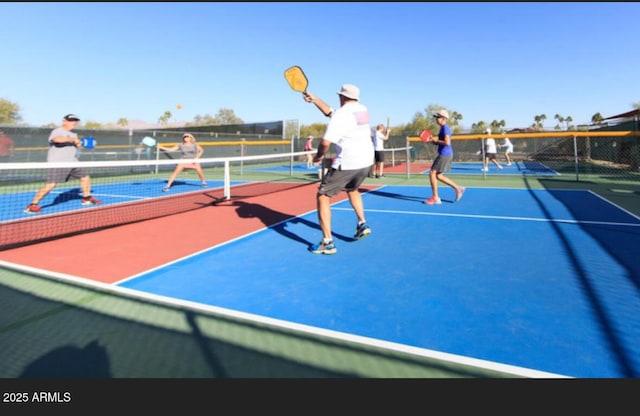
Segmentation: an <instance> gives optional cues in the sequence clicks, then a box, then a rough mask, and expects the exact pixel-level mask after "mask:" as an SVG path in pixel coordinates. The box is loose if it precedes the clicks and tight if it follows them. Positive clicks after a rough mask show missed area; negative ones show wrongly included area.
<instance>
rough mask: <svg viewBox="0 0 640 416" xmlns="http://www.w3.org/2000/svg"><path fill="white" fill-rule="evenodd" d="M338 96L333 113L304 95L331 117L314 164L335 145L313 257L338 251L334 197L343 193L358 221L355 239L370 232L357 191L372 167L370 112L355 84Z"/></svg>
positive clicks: (321, 191)
mask: <svg viewBox="0 0 640 416" xmlns="http://www.w3.org/2000/svg"><path fill="white" fill-rule="evenodd" d="M337 94H338V97H339V99H340V108H338V109H337V110H334V109H333V108H331V107H330V106H328V105H327V104H326V103H325V102H324V101H322V100H321V99H319V98H317V97H315V96H313V95H312V94H311V93H310V92H306V93H303V97H304V100H305V101H306V102H308V103H314V104H315V105H316V107H318V109H319V110H320V111H322V113H323V114H324V115H325V116H327V117H331V120H330V121H329V124H328V126H327V130H326V131H325V133H324V136H323V137H322V139H321V141H320V144H319V145H318V149H317V153H316V155H315V156H314V158H313V163H314V164H317V163H320V162H321V161H322V160H323V158H324V157H325V155H326V153H327V152H328V151H329V147H330V146H331V144H334V145H335V149H336V155H335V157H334V158H333V160H332V162H331V168H330V169H329V170H328V172H327V174H326V175H324V176H323V178H322V181H321V183H320V186H319V187H318V192H317V194H316V198H317V208H318V221H319V223H320V229H321V230H322V240H321V241H320V242H319V243H318V244H314V245H312V246H311V247H310V249H309V250H310V251H311V252H312V253H314V254H334V253H336V252H337V249H336V246H335V243H334V242H333V237H332V233H331V197H333V196H335V195H337V194H338V193H340V192H341V191H345V192H347V196H348V197H349V202H350V204H351V207H352V208H353V210H354V212H355V214H356V217H357V220H358V223H357V225H356V231H355V234H354V236H353V238H354V239H355V240H359V239H361V238H363V237H366V236H367V235H369V234H370V233H371V229H370V228H369V226H368V225H367V222H366V220H365V216H364V206H363V203H362V196H361V195H360V191H359V190H358V188H359V187H360V185H362V182H364V180H365V178H366V177H367V176H368V175H369V172H371V167H372V165H373V157H374V152H373V144H372V143H371V127H370V125H369V110H368V109H367V107H365V106H364V105H363V104H361V103H360V102H359V100H360V89H359V88H358V87H356V86H355V85H351V84H344V85H343V86H342V88H341V89H340V91H338V93H337ZM323 168H324V166H323Z"/></svg>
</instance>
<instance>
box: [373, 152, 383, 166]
mask: <svg viewBox="0 0 640 416" xmlns="http://www.w3.org/2000/svg"><path fill="white" fill-rule="evenodd" d="M373 157H374V160H375V161H376V163H378V162H384V150H376V151H375V152H373Z"/></svg>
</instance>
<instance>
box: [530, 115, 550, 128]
mask: <svg viewBox="0 0 640 416" xmlns="http://www.w3.org/2000/svg"><path fill="white" fill-rule="evenodd" d="M546 119H547V115H546V114H538V115H536V116H535V117H533V120H534V121H535V123H533V124H532V125H531V127H533V128H534V129H537V130H543V129H544V121H545V120H546Z"/></svg>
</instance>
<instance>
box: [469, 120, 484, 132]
mask: <svg viewBox="0 0 640 416" xmlns="http://www.w3.org/2000/svg"><path fill="white" fill-rule="evenodd" d="M486 129H487V123H485V122H484V121H478V122H477V123H472V124H471V133H476V134H482V133H484V131H485V130H486Z"/></svg>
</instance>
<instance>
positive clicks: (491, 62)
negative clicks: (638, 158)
mask: <svg viewBox="0 0 640 416" xmlns="http://www.w3.org/2000/svg"><path fill="white" fill-rule="evenodd" d="M0 16H2V24H0V39H3V40H4V42H3V44H4V47H3V53H2V61H3V63H2V65H1V66H0V98H5V99H8V100H10V101H12V102H15V103H17V104H18V105H19V106H20V108H21V111H20V114H21V115H22V118H23V122H24V123H27V124H30V125H35V126H39V125H43V124H47V123H51V122H53V123H59V122H60V119H61V118H62V116H63V115H64V114H66V113H76V114H78V115H79V116H80V117H81V118H82V121H83V122H86V121H96V122H100V123H103V124H104V123H110V122H113V123H115V122H117V120H118V119H119V118H121V117H125V118H127V119H129V120H144V121H147V122H150V123H156V122H157V121H158V118H159V117H160V116H161V115H162V114H163V113H164V112H165V111H167V110H169V111H171V112H172V113H173V114H174V116H175V118H176V119H177V120H182V121H192V120H193V118H194V117H195V116H196V115H198V114H200V115H204V114H207V113H208V114H210V115H215V114H216V113H217V112H218V110H219V109H221V108H230V109H232V110H233V111H234V113H235V114H236V115H237V116H238V117H240V118H242V119H243V120H244V121H245V122H247V123H251V122H267V121H276V120H290V119H298V120H299V121H300V123H301V124H311V123H315V122H321V123H325V122H326V119H325V118H324V117H323V116H322V115H321V114H320V113H319V112H318V110H317V109H316V108H315V107H314V106H313V105H311V104H307V103H305V102H304V101H303V100H302V98H301V96H300V94H299V93H296V92H294V91H292V90H291V89H290V88H289V87H288V85H287V84H286V81H285V80H284V76H283V72H284V70H285V69H286V68H287V67H289V66H291V65H300V66H301V67H302V68H303V69H304V70H305V72H306V74H307V77H308V78H309V90H310V91H311V92H313V93H314V94H316V95H318V96H319V97H320V98H323V99H324V100H325V101H327V102H328V103H329V104H332V105H334V106H337V105H338V102H337V96H336V92H337V91H338V90H339V89H340V85H341V84H343V83H352V84H356V85H357V86H359V87H360V89H361V101H362V102H363V103H364V104H366V105H367V106H368V107H369V109H370V112H371V118H372V123H379V122H381V123H386V119H387V117H389V119H390V121H391V125H392V126H393V125H396V124H404V123H408V122H410V121H411V119H412V118H413V116H414V115H415V113H417V112H424V111H425V109H426V108H427V107H428V106H429V105H432V104H437V105H441V106H443V107H445V108H447V109H449V110H453V111H457V112H458V113H460V114H462V116H463V120H462V121H461V124H462V125H463V127H466V128H470V126H471V124H472V123H477V122H479V121H485V122H487V123H490V122H491V121H492V120H494V119H495V120H505V121H506V123H507V128H515V127H526V126H529V125H531V124H532V123H533V122H534V117H535V116H536V115H538V114H546V115H547V121H546V122H545V127H548V128H552V127H553V126H554V125H555V124H556V121H555V120H554V119H553V117H554V115H555V114H560V115H562V116H564V117H567V116H571V117H572V118H573V120H574V124H583V123H589V122H590V120H591V116H592V115H593V114H595V113H597V112H600V113H601V114H602V115H603V116H604V117H608V116H612V115H616V114H619V113H622V112H625V111H629V110H632V109H633V103H636V102H640V88H639V87H638V86H639V85H640V84H639V83H638V74H639V73H640V72H639V71H640V54H638V39H640V25H639V24H638V17H639V16H640V3H633V2H632V3H623V2H619V3H610V2H602V3H591V2H584V3H553V2H549V3H538V2H531V3H520V2H516V3H484V2H462V3H456V2H452V3H451V2H446V3H431V2H426V3H424V2H419V3H413V2H407V3H391V2H389V3H368V2H353V3H341V2H309V3H304V2H299V3H278V2H265V3H251V2H240V3H235V2H229V3H216V2H212V3H199V2H193V3H182V2H161V3H127V2H120V3H118V2H114V3H28V2H27V3H0ZM178 104H180V105H182V109H180V110H178V109H177V107H176V106H177V105H178Z"/></svg>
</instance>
